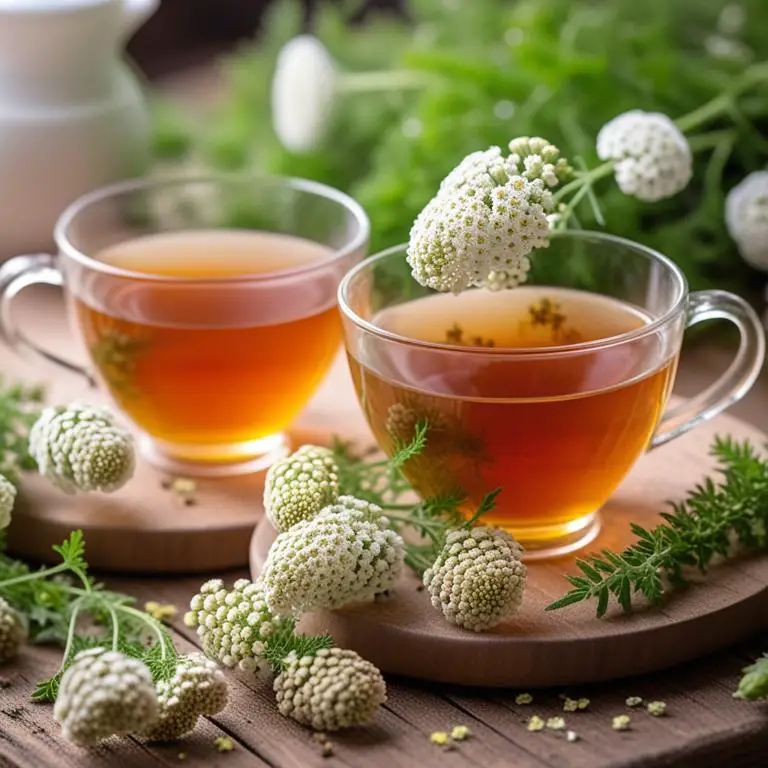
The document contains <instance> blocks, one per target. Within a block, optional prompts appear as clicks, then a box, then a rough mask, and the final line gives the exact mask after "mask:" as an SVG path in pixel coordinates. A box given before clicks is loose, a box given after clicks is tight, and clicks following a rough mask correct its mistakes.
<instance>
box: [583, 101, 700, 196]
mask: <svg viewBox="0 0 768 768" xmlns="http://www.w3.org/2000/svg"><path fill="white" fill-rule="evenodd" d="M597 155H598V157H599V158H600V159H601V160H613V161H615V165H614V176H615V177H616V183H617V184H618V185H619V189H621V191H622V192H623V193H624V194H625V195H631V196H632V197H636V198H638V199H639V200H645V201H646V202H655V201H656V200H661V199H662V198H665V197H672V196H673V195H676V194H677V193H678V192H680V191H681V190H683V189H685V187H686V186H687V185H688V182H689V181H690V180H691V176H692V175H693V159H692V155H691V148H690V146H689V144H688V140H687V139H686V138H685V136H684V135H683V133H682V131H681V130H680V129H679V128H678V127H677V126H676V125H675V124H674V123H673V122H672V120H670V119H669V118H668V117H667V116H666V115H663V114H661V113H659V112H643V111H642V110H639V109H634V110H631V111H630V112H624V113H623V114H621V115H619V116H618V117H614V118H613V120H610V121H609V122H607V123H606V124H605V125H604V126H603V127H602V128H601V129H600V132H599V133H598V135H597Z"/></svg>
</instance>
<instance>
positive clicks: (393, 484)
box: [333, 420, 501, 574]
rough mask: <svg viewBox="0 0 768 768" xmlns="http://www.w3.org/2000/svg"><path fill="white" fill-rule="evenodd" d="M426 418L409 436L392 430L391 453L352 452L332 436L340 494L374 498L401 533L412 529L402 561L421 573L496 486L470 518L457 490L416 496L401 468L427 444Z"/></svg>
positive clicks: (486, 507) (491, 499)
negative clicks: (381, 455) (386, 455)
mask: <svg viewBox="0 0 768 768" xmlns="http://www.w3.org/2000/svg"><path fill="white" fill-rule="evenodd" d="M428 434H429V422H428V421H427V420H424V421H420V422H418V423H417V424H416V426H415V428H414V430H413V435H412V437H411V439H410V440H408V441H405V440H402V439H401V438H398V437H396V436H393V437H394V439H395V446H394V447H395V450H394V452H393V453H392V456H391V457H390V458H389V459H380V460H379V459H375V458H373V459H372V458H371V455H372V454H371V453H369V452H367V451H365V452H362V453H360V452H356V451H355V450H354V447H353V446H352V445H350V444H349V443H344V442H340V441H338V440H337V441H336V442H335V443H334V445H333V453H334V456H333V457H334V460H335V462H336V465H337V467H338V469H339V486H340V488H341V492H342V493H343V494H347V495H350V496H355V497H357V498H359V499H365V500H366V501H370V502H373V503H374V504H378V505H379V506H380V507H381V508H382V509H383V510H384V511H385V513H386V515H387V518H388V519H389V521H390V523H391V526H392V528H393V529H394V530H396V531H398V533H401V534H403V533H404V532H405V531H406V530H407V529H411V530H412V531H414V532H415V533H416V534H418V536H419V537H420V539H421V540H420V541H418V542H413V541H410V540H409V539H408V538H407V537H406V545H405V548H406V555H405V561H406V563H407V564H408V565H409V566H410V567H411V568H413V569H414V570H415V571H416V572H417V573H418V574H422V573H423V572H424V571H425V570H426V569H427V568H429V567H430V566H431V565H432V563H433V562H434V561H435V558H436V557H437V554H438V552H439V551H440V550H441V549H442V547H443V544H444V542H445V536H446V534H447V533H448V531H449V530H451V529H453V528H460V527H462V526H464V525H473V524H474V523H475V522H476V521H477V520H478V519H479V518H480V516H481V515H484V514H485V513H486V512H489V511H490V510H491V509H493V507H494V504H495V499H496V496H498V494H499V493H500V492H501V489H500V488H497V489H496V490H494V491H491V492H490V493H488V494H486V496H485V497H484V498H483V499H482V501H481V502H480V504H479V506H478V507H477V510H476V511H475V513H474V514H473V515H472V516H471V518H470V519H469V520H467V518H466V517H465V514H464V512H463V508H464V507H465V506H466V497H465V495H464V494H463V493H462V492H461V491H458V490H457V491H456V492H454V493H450V494H446V495H444V496H440V497H435V498H427V499H423V500H420V499H418V497H417V496H416V495H415V493H414V490H413V488H412V487H411V484H410V483H409V482H408V480H407V479H406V477H405V475H403V472H402V468H403V466H405V465H406V464H407V463H408V462H409V461H410V460H411V459H414V458H416V457H417V456H420V455H421V454H422V453H423V452H424V449H425V448H426V446H427V440H428Z"/></svg>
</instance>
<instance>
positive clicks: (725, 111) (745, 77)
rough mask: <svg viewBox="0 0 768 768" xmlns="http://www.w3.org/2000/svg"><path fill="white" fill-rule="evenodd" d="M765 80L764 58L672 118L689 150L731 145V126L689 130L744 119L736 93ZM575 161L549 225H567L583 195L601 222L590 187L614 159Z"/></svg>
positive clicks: (767, 73) (767, 65)
mask: <svg viewBox="0 0 768 768" xmlns="http://www.w3.org/2000/svg"><path fill="white" fill-rule="evenodd" d="M766 81H768V62H760V63H759V64H755V65H753V66H751V67H749V68H748V69H746V70H745V71H744V72H743V74H742V75H741V76H740V77H738V78H737V79H736V80H735V82H734V83H733V84H732V85H731V86H730V87H729V88H728V89H726V90H725V91H724V92H723V93H721V94H719V95H718V96H716V97H715V98H713V99H711V100H710V101H708V102H707V103H706V104H703V105H702V106H700V107H698V108H697V109H694V110H692V111H691V112H689V113H688V114H686V115H683V116H682V117H680V118H678V119H677V120H675V121H674V123H675V125H676V126H677V128H678V129H679V130H680V131H682V132H683V133H684V134H685V135H686V138H687V139H688V144H689V147H690V149H691V152H692V153H698V152H705V151H708V150H711V149H717V148H718V147H721V146H723V145H724V143H728V142H730V143H731V146H732V143H733V141H734V140H735V137H736V132H735V131H734V130H733V129H723V130H715V131H710V132H706V133H702V134H696V135H691V134H693V133H694V132H695V131H696V130H697V129H699V128H700V127H701V126H703V125H704V124H706V123H709V122H711V121H713V120H715V119H716V118H719V117H723V116H726V115H729V114H730V115H731V116H732V117H733V118H734V119H735V120H737V122H739V120H741V122H744V121H745V120H746V117H745V116H744V115H743V113H741V112H740V111H739V109H738V106H737V99H738V97H739V96H740V95H741V94H743V93H744V92H745V91H748V90H750V89H751V88H754V87H755V86H757V85H760V84H761V83H764V82H766ZM737 118H738V119H737ZM577 161H578V162H579V164H581V165H582V166H583V167H582V168H581V170H576V171H574V173H573V178H572V179H571V180H570V181H568V182H567V183H566V184H564V185H563V186H561V187H560V188H559V189H558V190H556V191H554V192H553V195H552V200H553V204H554V213H555V214H556V218H555V220H554V221H553V229H563V228H565V227H567V225H568V222H569V221H570V219H571V218H572V217H573V216H574V214H575V209H576V208H577V207H578V205H579V204H580V203H581V202H582V200H583V199H584V198H585V197H587V198H588V199H589V202H590V205H591V207H592V210H593V213H594V216H595V219H596V221H597V222H598V223H599V224H601V225H602V223H603V215H602V212H601V211H600V207H599V204H598V203H597V199H596V197H595V195H594V193H593V187H594V185H595V183H596V182H598V181H600V180H601V179H603V178H605V177H606V176H610V175H611V174H612V173H613V172H614V169H615V166H616V161H615V160H607V161H605V162H603V163H600V164H599V165H597V166H595V167H594V168H587V167H586V166H585V165H584V163H583V161H580V160H579V159H577Z"/></svg>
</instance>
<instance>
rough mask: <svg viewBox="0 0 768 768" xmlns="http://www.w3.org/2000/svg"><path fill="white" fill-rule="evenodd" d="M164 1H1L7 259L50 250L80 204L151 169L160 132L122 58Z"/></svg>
mask: <svg viewBox="0 0 768 768" xmlns="http://www.w3.org/2000/svg"><path fill="white" fill-rule="evenodd" d="M158 2H159V0H0V258H5V257H8V256H10V255H12V254H13V253H19V252H20V251H30V250H42V249H45V248H48V247H50V244H51V241H52V233H53V226H54V224H55V222H56V219H57V218H58V215H59V214H60V213H61V211H62V209H63V208H64V207H65V206H66V205H67V204H68V203H70V202H72V201H73V200H74V199H75V198H77V197H79V196H80V195H82V194H83V193H85V192H88V191H90V190H92V189H95V188H96V187H100V186H103V185H104V184H105V183H107V182H110V181H115V180H118V179H121V178H125V177H128V176H137V175H140V174H141V173H143V172H144V171H145V170H146V167H147V164H148V162H149V147H150V127H149V118H148V114H147V108H146V105H145V102H144V98H143V96H142V92H141V87H140V85H139V83H138V81H137V79H136V77H135V75H134V74H133V73H132V72H131V70H130V68H129V66H128V65H126V63H125V62H124V61H123V59H122V49H123V46H124V44H125V43H126V41H127V40H128V38H129V37H130V35H131V34H132V33H133V32H134V31H135V30H136V29H137V28H138V27H139V26H140V25H141V24H142V23H143V22H144V21H145V20H146V19H147V18H148V17H149V16H151V15H152V13H154V11H155V10H156V9H157V6H158Z"/></svg>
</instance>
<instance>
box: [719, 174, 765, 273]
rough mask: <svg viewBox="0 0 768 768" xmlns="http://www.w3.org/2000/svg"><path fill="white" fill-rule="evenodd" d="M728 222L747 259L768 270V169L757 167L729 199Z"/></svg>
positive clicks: (758, 267) (726, 205) (727, 205)
mask: <svg viewBox="0 0 768 768" xmlns="http://www.w3.org/2000/svg"><path fill="white" fill-rule="evenodd" d="M725 224H726V227H727V228H728V232H729V233H730V235H731V237H732V238H733V239H734V241H735V242H736V245H737V246H738V248H739V252H740V253H741V255H742V256H743V257H744V260H745V261H746V262H747V263H749V264H751V265H752V266H753V267H755V268H756V269H762V270H763V271H765V272H768V171H755V172H754V173H750V174H749V176H747V177H746V178H745V179H743V180H742V181H741V182H740V183H739V184H737V185H736V186H735V187H734V188H733V189H732V190H731V191H730V192H729V193H728V196H727V197H726V199H725Z"/></svg>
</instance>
